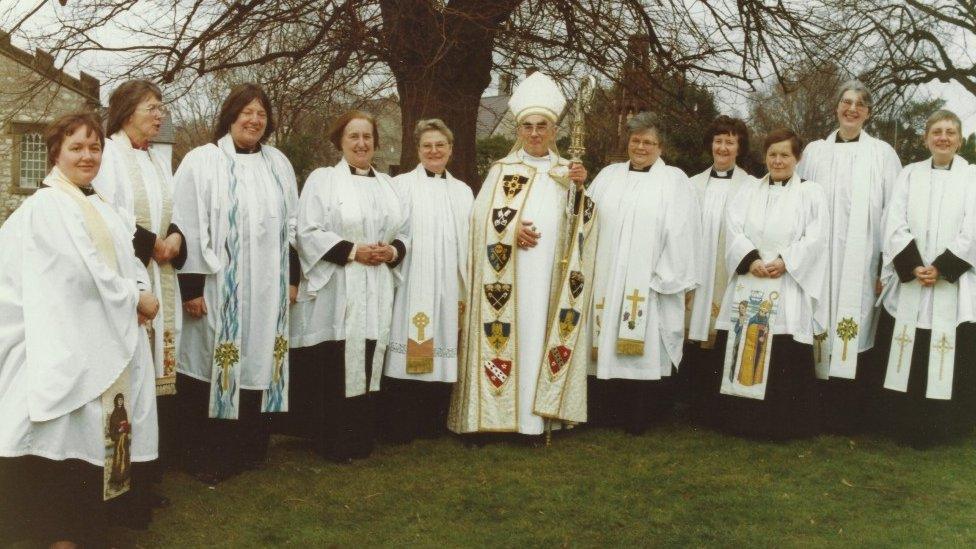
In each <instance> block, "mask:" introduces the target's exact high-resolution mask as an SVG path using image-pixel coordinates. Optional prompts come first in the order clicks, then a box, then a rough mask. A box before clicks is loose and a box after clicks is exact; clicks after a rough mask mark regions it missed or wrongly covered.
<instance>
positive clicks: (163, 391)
mask: <svg viewBox="0 0 976 549" xmlns="http://www.w3.org/2000/svg"><path fill="white" fill-rule="evenodd" d="M175 394H176V376H173V377H160V378H157V379H156V396H167V395H175Z"/></svg>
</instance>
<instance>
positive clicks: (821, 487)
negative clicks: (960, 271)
mask: <svg viewBox="0 0 976 549" xmlns="http://www.w3.org/2000/svg"><path fill="white" fill-rule="evenodd" d="M974 442H976V438H969V439H965V440H962V441H959V442H957V443H955V444H953V445H949V446H943V447H940V448H936V449H933V450H928V451H917V450H913V449H910V448H905V447H900V446H897V445H895V444H893V443H890V442H888V441H885V440H883V439H880V438H875V437H857V438H844V437H834V436H823V437H819V438H815V439H810V440H805V441H797V442H791V443H784V444H778V443H761V442H754V441H748V440H742V439H737V438H733V437H730V436H725V435H721V434H717V433H713V432H709V431H700V430H695V429H693V428H691V427H688V426H687V425H684V424H681V423H669V424H666V425H663V426H659V427H657V428H656V429H654V430H653V431H651V432H649V433H647V434H645V435H643V436H639V437H634V436H630V435H626V434H624V433H622V432H618V431H611V430H603V429H592V428H590V429H587V428H581V429H577V430H574V431H572V432H569V433H557V434H556V435H555V436H554V440H553V444H552V446H551V447H549V448H532V447H527V446H522V445H516V444H509V443H499V444H495V445H488V446H485V447H483V448H468V447H466V446H464V445H462V444H461V443H460V442H458V441H457V440H456V439H453V438H448V437H445V438H442V439H440V440H435V441H426V440H425V441H417V442H414V443H412V444H409V445H405V446H382V447H380V448H379V449H378V450H377V451H376V453H375V454H374V455H373V457H372V458H370V459H368V460H365V461H361V462H357V463H354V464H352V465H334V464H332V463H329V462H326V461H323V460H321V459H319V458H318V457H316V456H315V455H314V454H313V453H312V452H311V451H310V449H309V448H308V446H307V445H306V443H305V442H304V441H301V440H299V439H293V438H287V437H275V438H274V439H273V441H272V448H271V453H270V459H269V463H268V465H267V467H266V468H264V469H262V470H258V471H251V472H248V473H245V474H243V475H240V476H238V477H235V478H233V479H230V480H228V481H225V482H224V483H222V484H220V485H218V486H216V487H215V488H210V487H208V486H206V485H204V484H201V483H200V482H198V481H196V480H193V479H192V478H191V477H189V476H186V475H184V474H182V473H168V474H167V475H166V477H165V479H164V483H163V485H162V487H161V488H162V492H163V493H165V494H166V495H168V496H169V497H170V498H171V500H172V505H171V506H170V507H168V508H166V509H162V510H159V511H157V512H156V515H155V521H154V523H153V525H152V527H151V529H150V530H149V531H148V532H129V531H122V530H119V531H115V532H113V534H114V537H115V539H116V540H117V541H118V542H119V543H120V544H122V545H137V546H145V547H155V546H167V547H198V546H215V545H216V546H226V547H230V546H235V547H259V546H277V545H294V546H311V545H314V546H323V545H326V546H328V545H336V546H345V547H357V546H402V545H410V546H427V547H431V546H489V545H490V546H507V547H511V546H549V547H552V546H576V547H595V546H608V545H610V546H634V545H676V546H699V545H722V546H822V545H837V546H840V545H844V546H850V545H872V546H877V545H884V546H896V545H897V546H905V545H914V546H931V545H939V546H972V545H973V544H974V543H976V448H974Z"/></svg>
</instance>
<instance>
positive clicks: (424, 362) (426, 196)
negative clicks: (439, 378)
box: [406, 165, 453, 374]
mask: <svg viewBox="0 0 976 549" xmlns="http://www.w3.org/2000/svg"><path fill="white" fill-rule="evenodd" d="M412 175H413V180H412V181H411V182H410V183H409V185H410V186H411V188H410V189H408V191H407V192H408V193H410V195H411V196H412V195H413V194H414V193H417V192H419V193H420V197H421V198H420V200H411V207H412V210H411V212H410V215H411V224H410V229H411V234H410V237H411V238H410V248H411V251H410V253H411V256H412V259H411V261H410V277H409V280H408V284H409V292H410V293H409V296H410V299H409V303H408V305H407V315H408V316H407V320H408V323H407V364H406V371H407V373H408V374H429V373H431V372H433V371H434V345H435V341H434V339H435V334H437V325H436V323H435V322H434V321H435V319H436V318H437V314H436V311H435V310H434V308H435V307H436V301H437V299H436V296H435V291H434V290H435V288H434V280H435V278H436V274H435V265H436V263H437V262H436V261H435V258H436V257H437V248H438V247H441V245H442V242H441V241H440V240H439V238H438V237H439V236H440V235H439V231H438V226H439V225H441V224H443V223H444V222H445V221H447V220H443V219H435V218H434V215H435V214H434V210H433V204H431V201H433V200H436V199H437V198H436V197H437V196H438V195H439V194H440V193H439V192H438V191H436V190H434V188H433V186H434V185H437V184H438V183H439V182H441V181H442V180H439V179H434V180H431V178H429V177H427V172H426V170H424V167H423V165H418V166H417V168H416V169H414V171H413V174H412ZM443 182H444V183H445V184H446V182H447V180H443ZM441 191H442V192H446V191H447V188H446V186H445V187H444V188H443V189H441ZM451 228H452V229H453V223H452V224H451ZM413 258H416V259H417V261H414V260H413ZM441 343H444V342H441Z"/></svg>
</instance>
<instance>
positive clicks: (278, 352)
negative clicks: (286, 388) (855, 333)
mask: <svg viewBox="0 0 976 549" xmlns="http://www.w3.org/2000/svg"><path fill="white" fill-rule="evenodd" d="M287 354H288V340H287V339H285V337H284V336H278V337H276V338H275V342H274V361H275V362H274V375H273V376H272V379H273V380H274V382H275V383H277V382H278V380H280V379H281V366H282V365H283V364H284V363H285V355H287Z"/></svg>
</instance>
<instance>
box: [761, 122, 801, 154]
mask: <svg viewBox="0 0 976 549" xmlns="http://www.w3.org/2000/svg"><path fill="white" fill-rule="evenodd" d="M783 141H789V142H790V149H792V151H793V156H795V157H796V159H797V160H799V159H800V154H801V153H802V151H803V140H802V139H800V136H798V135H796V133H795V132H794V131H793V130H790V129H787V128H780V129H778V130H773V131H771V132H769V134H768V135H766V141H765V142H763V156H765V155H766V153H767V152H768V151H769V148H770V147H772V146H773V145H775V144H776V143H782V142H783Z"/></svg>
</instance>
